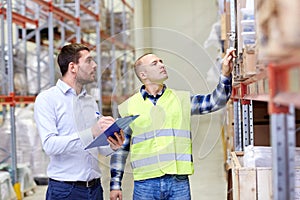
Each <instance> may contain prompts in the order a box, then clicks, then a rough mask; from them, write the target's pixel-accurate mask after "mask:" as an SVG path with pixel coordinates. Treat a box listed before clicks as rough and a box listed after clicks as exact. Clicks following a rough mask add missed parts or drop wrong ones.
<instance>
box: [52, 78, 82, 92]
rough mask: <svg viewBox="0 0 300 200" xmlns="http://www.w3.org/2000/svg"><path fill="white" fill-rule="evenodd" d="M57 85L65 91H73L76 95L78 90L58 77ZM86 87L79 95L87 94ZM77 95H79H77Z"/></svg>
mask: <svg viewBox="0 0 300 200" xmlns="http://www.w3.org/2000/svg"><path fill="white" fill-rule="evenodd" d="M56 86H57V87H58V88H59V89H60V90H61V91H62V92H63V93H64V94H66V93H68V92H71V93H73V94H74V95H76V91H75V90H74V89H73V88H72V87H71V86H69V85H68V84H66V83H65V82H63V81H62V80H60V79H58V80H57V82H56ZM86 93H87V92H86V89H85V88H83V89H82V90H81V92H80V94H79V95H78V96H85V95H86ZM76 96H77V95H76Z"/></svg>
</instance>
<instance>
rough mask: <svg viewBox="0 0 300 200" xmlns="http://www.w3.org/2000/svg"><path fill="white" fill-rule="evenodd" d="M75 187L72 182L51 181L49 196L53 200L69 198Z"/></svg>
mask: <svg viewBox="0 0 300 200" xmlns="http://www.w3.org/2000/svg"><path fill="white" fill-rule="evenodd" d="M73 188H74V186H73V185H72V184H66V183H62V182H54V181H50V182H49V186H48V191H47V194H48V195H47V197H48V198H49V199H51V200H63V199H68V197H69V196H70V195H71V193H72V189H73ZM48 198H47V199H48Z"/></svg>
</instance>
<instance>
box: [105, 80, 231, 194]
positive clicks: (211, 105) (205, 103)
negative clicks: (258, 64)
mask: <svg viewBox="0 0 300 200" xmlns="http://www.w3.org/2000/svg"><path fill="white" fill-rule="evenodd" d="M165 89H166V86H165V85H164V87H163V90H162V91H161V93H159V94H158V95H156V97H154V96H152V95H150V94H148V93H147V91H146V90H145V86H142V87H141V89H140V93H141V95H142V96H143V98H144V99H146V98H149V99H150V100H151V101H152V103H153V104H154V105H155V104H156V102H157V100H158V99H159V97H161V96H162V95H163V93H164V91H165ZM231 90H232V80H231V77H229V78H227V77H225V76H223V75H221V76H220V81H219V84H218V85H217V87H216V89H215V90H214V91H213V92H212V93H211V94H207V95H200V94H198V95H192V96H191V115H201V114H206V113H210V112H213V111H217V110H219V109H221V108H223V107H224V106H225V105H226V103H227V101H228V99H229V98H230V95H231ZM124 132H125V141H124V144H123V146H122V147H121V148H120V149H119V150H118V151H116V152H115V153H114V154H113V155H112V156H111V160H110V165H111V182H110V190H120V189H121V183H122V178H123V174H124V168H125V163H126V159H127V156H128V153H129V148H130V141H131V132H132V131H131V129H130V128H128V129H125V130H124Z"/></svg>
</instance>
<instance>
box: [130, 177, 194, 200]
mask: <svg viewBox="0 0 300 200" xmlns="http://www.w3.org/2000/svg"><path fill="white" fill-rule="evenodd" d="M154 199H161V200H190V199H191V194H190V184H189V178H188V176H187V175H164V176H162V177H158V178H152V179H146V180H141V181H134V190H133V200H154Z"/></svg>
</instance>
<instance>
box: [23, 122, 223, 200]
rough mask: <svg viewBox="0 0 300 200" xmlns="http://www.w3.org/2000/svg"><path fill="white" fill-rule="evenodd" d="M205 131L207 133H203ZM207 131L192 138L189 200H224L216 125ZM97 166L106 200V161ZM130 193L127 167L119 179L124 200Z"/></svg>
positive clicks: (41, 194)
mask: <svg viewBox="0 0 300 200" xmlns="http://www.w3.org/2000/svg"><path fill="white" fill-rule="evenodd" d="M211 120H212V119H211V118H209V117H207V118H205V117H201V120H200V122H201V123H208V124H210V121H211ZM212 121H213V120H212ZM197 126H198V125H197ZM193 129H197V127H195V125H194V127H193ZM208 129H210V131H207V130H208ZM214 129H215V130H214ZM207 130H205V128H204V129H203V127H201V131H197V130H196V132H198V133H197V134H196V135H193V154H194V163H195V173H194V174H193V175H192V176H190V183H191V190H192V199H193V200H225V199H226V196H227V192H226V191H227V181H226V173H225V170H224V162H225V161H224V147H223V142H222V137H221V133H220V132H221V131H220V128H219V127H218V126H216V124H214V125H212V127H208V128H207ZM127 163H128V162H127ZM100 166H101V168H102V171H103V178H102V184H103V187H104V191H105V193H104V197H105V199H109V176H110V173H109V158H105V157H100ZM46 189H47V186H37V187H36V188H35V190H34V193H33V194H31V195H29V196H27V197H25V198H24V200H42V199H45V192H46ZM132 189H133V180H132V174H131V169H130V166H129V165H127V166H126V173H125V175H124V179H123V199H124V200H130V199H131V196H132Z"/></svg>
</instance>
